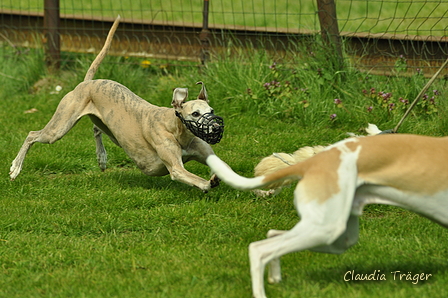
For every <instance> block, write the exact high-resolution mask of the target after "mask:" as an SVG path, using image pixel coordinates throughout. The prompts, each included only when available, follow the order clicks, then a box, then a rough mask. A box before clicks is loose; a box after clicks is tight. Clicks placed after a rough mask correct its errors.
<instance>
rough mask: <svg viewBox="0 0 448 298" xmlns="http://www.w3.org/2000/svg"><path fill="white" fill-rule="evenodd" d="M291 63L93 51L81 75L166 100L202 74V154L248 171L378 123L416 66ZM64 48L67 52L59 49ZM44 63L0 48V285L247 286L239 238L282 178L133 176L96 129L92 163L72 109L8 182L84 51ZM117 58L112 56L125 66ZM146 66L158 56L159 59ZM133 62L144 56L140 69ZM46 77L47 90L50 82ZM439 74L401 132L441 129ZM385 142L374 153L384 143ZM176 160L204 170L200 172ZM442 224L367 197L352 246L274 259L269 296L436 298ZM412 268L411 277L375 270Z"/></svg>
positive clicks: (5, 288) (284, 220)
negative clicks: (197, 180) (102, 148)
mask: <svg viewBox="0 0 448 298" xmlns="http://www.w3.org/2000/svg"><path fill="white" fill-rule="evenodd" d="M302 53H303V55H301V56H300V57H296V59H295V60H294V61H288V64H286V63H285V62H279V61H271V60H270V58H269V57H267V56H265V55H264V54H263V53H259V52H254V53H250V54H247V53H246V54H245V53H241V54H240V55H238V58H230V57H215V59H214V60H213V62H211V63H210V64H208V66H207V67H205V68H201V69H198V68H196V67H173V66H170V65H165V66H164V67H161V68H159V67H155V66H153V64H149V65H148V63H143V64H141V62H142V61H138V60H135V61H131V62H134V63H129V62H130V61H125V60H126V58H122V57H108V58H107V59H106V61H105V62H104V63H103V64H102V66H101V67H100V70H99V72H98V74H97V76H96V78H107V79H113V80H116V81H118V82H120V83H122V84H124V85H126V86H127V87H129V88H130V89H131V90H133V91H134V92H135V93H136V94H138V95H140V96H141V97H143V98H145V99H147V100H148V101H150V102H151V103H154V104H157V105H160V106H169V105H170V102H171V96H172V94H171V92H172V89H173V88H175V87H188V88H190V98H194V97H195V95H196V94H197V92H199V87H198V86H195V85H194V84H195V83H196V82H197V81H199V80H201V81H204V82H205V83H206V86H207V88H208V91H209V96H210V99H211V105H212V106H213V107H214V108H215V111H216V113H217V114H218V115H220V116H223V117H224V119H225V123H226V131H225V136H224V138H223V140H222V141H221V143H219V144H217V145H215V146H214V149H215V151H216V153H217V154H218V155H219V156H220V157H221V158H222V159H223V160H225V161H227V162H228V163H229V164H230V165H231V166H232V167H233V168H234V169H235V171H237V172H239V173H241V174H243V175H245V176H251V175H253V168H254V166H255V165H256V164H257V162H259V160H260V159H261V158H262V157H264V156H267V155H269V154H271V153H272V152H293V151H294V150H296V149H298V148H299V147H301V146H309V145H326V144H330V143H332V142H335V141H338V140H341V139H343V138H345V137H346V133H347V132H354V133H359V134H362V129H363V128H364V127H366V125H367V123H369V122H370V123H375V124H377V125H378V126H379V127H380V128H381V129H389V128H393V127H394V126H395V125H396V123H397V122H398V120H399V119H400V117H401V115H402V114H403V112H404V110H405V109H406V107H407V106H408V101H411V100H413V99H414V97H415V96H416V95H417V93H418V91H419V90H420V89H421V88H422V87H423V85H424V84H425V83H426V80H425V79H424V78H423V76H422V75H421V73H420V72H416V73H415V74H414V75H413V76H412V77H401V76H400V75H399V74H400V71H401V70H402V69H403V68H404V67H406V61H405V60H404V59H400V60H398V61H397V69H396V71H397V75H396V76H393V77H378V76H373V75H370V74H369V73H360V72H357V71H356V70H355V69H353V68H350V67H348V68H339V67H336V66H334V65H337V63H335V61H333V60H332V58H331V56H329V55H327V54H326V52H325V51H324V50H323V49H322V48H321V47H319V45H318V44H317V45H316V46H315V47H313V48H312V49H309V48H307V49H302ZM65 55H72V54H65ZM74 58H76V59H67V61H76V63H74V64H69V63H66V64H64V66H63V70H62V71H61V72H60V73H57V74H49V73H47V72H46V71H45V68H44V67H43V54H42V53H41V52H40V51H35V50H26V49H12V48H9V47H4V48H3V49H2V55H1V57H0V84H1V88H0V127H1V131H2V133H1V135H0V148H1V149H0V169H2V170H1V172H0V173H2V174H1V176H0V177H1V179H0V264H1V266H0V275H1V278H0V296H2V297H250V295H251V290H250V277H249V264H248V258H247V246H248V244H249V243H250V242H253V241H256V240H260V239H263V238H265V234H266V232H267V231H268V230H269V229H270V228H276V229H290V228H291V227H293V226H294V225H295V224H296V223H297V221H298V220H299V218H298V217H297V214H296V212H295V210H294V207H293V204H292V189H293V188H287V189H285V190H284V191H283V192H282V193H281V194H280V195H278V196H276V197H273V198H266V199H260V198H257V197H255V196H254V195H253V194H252V193H249V192H240V191H236V190H233V189H231V188H229V187H228V186H227V185H221V186H220V187H219V188H217V189H213V190H212V191H211V192H209V193H208V194H203V193H201V192H200V191H199V190H197V189H193V188H191V187H188V186H186V185H183V184H180V183H177V182H172V181H171V180H170V178H169V177H147V176H145V175H143V174H142V173H141V172H140V171H139V170H138V169H136V167H135V165H134V164H133V163H132V162H131V161H130V159H129V158H128V157H127V156H126V155H125V154H124V152H123V151H122V150H121V149H120V148H118V147H116V146H114V145H113V144H112V143H111V142H109V141H108V140H105V141H106V147H107V148H106V149H107V150H108V153H109V163H108V167H109V168H108V169H107V170H106V171H105V172H104V173H102V172H101V171H100V170H99V169H98V167H97V165H96V160H95V148H94V141H93V136H92V125H91V123H90V122H89V120H88V119H82V120H81V121H80V122H79V123H78V125H77V126H75V128H74V129H73V130H72V131H71V132H70V133H69V134H67V135H66V136H65V137H64V138H63V139H62V140H60V141H59V142H57V143H55V144H53V145H42V144H36V145H35V146H34V147H33V148H32V149H31V150H30V152H29V154H28V157H27V159H26V160H25V166H24V169H23V171H22V173H21V174H20V176H19V177H18V178H17V179H16V181H13V182H11V181H9V179H8V170H9V167H10V163H11V161H12V160H13V159H14V157H15V155H16V153H17V152H18V150H19V148H20V146H21V145H22V142H23V140H24V139H25V137H26V135H27V133H28V132H29V131H30V130H38V129H41V128H42V127H43V126H44V125H45V124H46V123H47V121H48V120H49V119H50V117H51V115H52V114H53V112H54V110H55V108H56V106H57V104H58V102H59V100H60V99H61V98H62V96H63V95H64V94H65V93H67V92H69V91H70V90H72V89H73V88H74V86H76V85H77V84H78V83H79V82H80V81H81V80H82V78H83V76H84V74H85V71H86V70H87V68H88V66H89V64H90V63H91V61H92V60H93V56H75V57H74ZM124 62H126V63H124ZM158 64H160V63H158ZM143 66H144V67H143ZM56 86H61V87H62V90H61V91H56ZM446 94H447V85H446V80H443V79H441V80H438V81H437V82H436V83H435V84H434V85H433V86H432V88H431V89H430V91H429V92H428V94H427V95H426V96H425V98H422V100H421V101H420V103H419V105H418V106H417V108H416V109H415V110H414V112H413V113H412V115H411V116H410V118H408V119H407V120H406V122H405V124H404V125H403V126H402V128H401V130H400V132H403V133H405V132H411V133H417V134H427V135H433V136H442V135H445V134H446V132H447V120H446V119H447V104H446V100H445V98H446ZM384 150H387V148H384ZM187 168H188V169H189V170H190V171H192V172H194V173H196V174H199V175H200V176H202V177H208V175H209V170H208V168H207V167H205V166H203V165H199V164H195V163H191V164H187ZM446 239H447V238H446V230H445V229H443V228H442V227H440V226H438V225H436V224H434V223H432V222H430V221H428V220H427V219H424V218H421V217H419V216H417V215H415V214H413V213H410V212H407V211H405V210H402V209H399V208H394V207H389V206H375V205H372V206H368V207H367V208H366V210H365V214H364V216H363V217H362V220H361V233H360V241H359V244H358V245H356V246H354V247H353V248H351V249H350V250H349V251H348V252H346V253H345V254H343V255H340V256H335V255H326V254H317V253H311V252H299V253H293V254H290V255H287V256H285V257H284V258H283V259H282V262H283V277H284V280H283V282H282V283H280V284H278V285H267V286H266V287H267V293H268V296H269V297H299V296H304V297H424V296H430V297H446V296H447V294H448V293H447V292H448V290H447V288H446V284H447V282H448V263H447V257H446V256H447V253H448V248H447V247H448V246H447V240H446ZM350 270H355V272H356V273H363V274H371V273H374V271H375V270H377V271H378V270H379V271H381V272H382V273H385V274H386V276H387V281H365V282H357V281H349V282H346V281H344V279H343V278H344V274H345V273H346V272H347V271H350ZM393 271H401V272H403V273H405V274H407V273H408V272H410V273H412V274H417V273H427V274H432V277H431V278H430V279H429V280H427V281H425V282H419V283H418V284H412V282H410V281H406V280H393V275H392V274H391V273H390V272H393Z"/></svg>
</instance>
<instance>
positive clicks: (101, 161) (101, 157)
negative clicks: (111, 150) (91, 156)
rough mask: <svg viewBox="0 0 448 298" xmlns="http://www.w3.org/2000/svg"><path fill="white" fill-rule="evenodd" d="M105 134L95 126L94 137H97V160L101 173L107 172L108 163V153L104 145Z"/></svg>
mask: <svg viewBox="0 0 448 298" xmlns="http://www.w3.org/2000/svg"><path fill="white" fill-rule="evenodd" d="M102 134H103V132H102V131H101V129H99V128H98V126H96V125H94V126H93V135H94V137H95V143H96V160H97V161H98V166H99V167H100V169H101V171H105V170H106V163H107V152H106V149H105V148H104V144H103V137H102Z"/></svg>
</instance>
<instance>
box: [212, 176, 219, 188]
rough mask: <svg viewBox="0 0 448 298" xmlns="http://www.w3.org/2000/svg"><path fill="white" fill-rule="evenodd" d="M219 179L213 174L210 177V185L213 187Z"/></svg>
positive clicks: (217, 184)
mask: <svg viewBox="0 0 448 298" xmlns="http://www.w3.org/2000/svg"><path fill="white" fill-rule="evenodd" d="M220 181H221V180H220V179H219V178H218V176H216V175H213V176H212V178H210V187H211V188H214V187H217V186H219V182H220Z"/></svg>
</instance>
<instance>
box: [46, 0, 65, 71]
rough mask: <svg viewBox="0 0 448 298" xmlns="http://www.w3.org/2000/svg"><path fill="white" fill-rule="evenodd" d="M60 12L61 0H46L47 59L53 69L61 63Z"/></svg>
mask: <svg viewBox="0 0 448 298" xmlns="http://www.w3.org/2000/svg"><path fill="white" fill-rule="evenodd" d="M59 14H60V11H59V0H44V34H45V44H46V45H45V61H46V63H47V66H48V67H49V68H50V69H51V70H57V69H59V67H60V65H61V43H60V35H59V26H60V17H59Z"/></svg>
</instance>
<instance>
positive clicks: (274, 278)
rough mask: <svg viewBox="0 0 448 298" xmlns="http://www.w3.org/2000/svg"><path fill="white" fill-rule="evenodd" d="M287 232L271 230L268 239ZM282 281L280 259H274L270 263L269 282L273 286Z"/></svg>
mask: <svg viewBox="0 0 448 298" xmlns="http://www.w3.org/2000/svg"><path fill="white" fill-rule="evenodd" d="M286 232H287V231H282V230H269V231H268V234H267V237H268V238H272V237H275V236H279V235H283V234H284V233H286ZM281 280H282V270H281V265H280V258H276V259H273V260H272V261H271V262H270V263H269V267H268V282H269V283H271V284H275V283H279V282H280V281H281Z"/></svg>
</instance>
